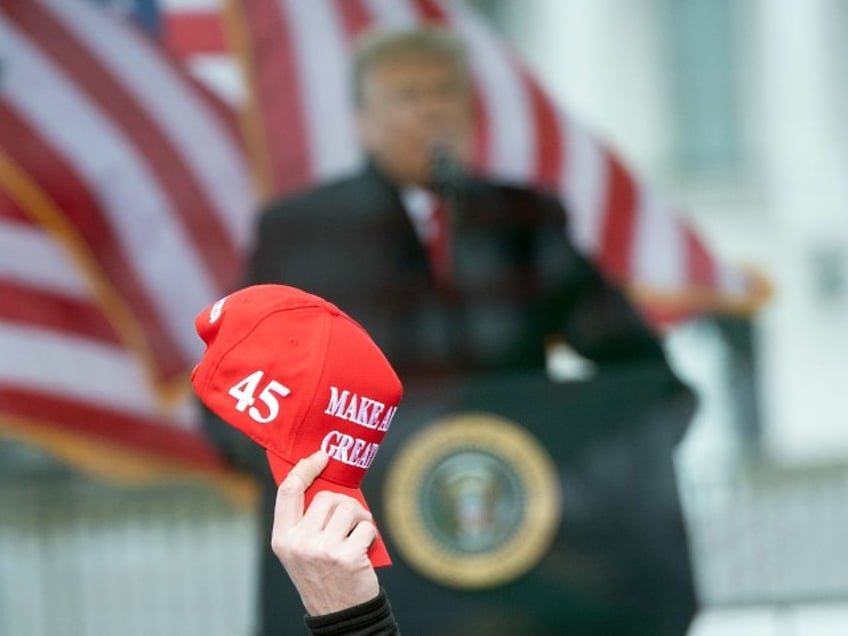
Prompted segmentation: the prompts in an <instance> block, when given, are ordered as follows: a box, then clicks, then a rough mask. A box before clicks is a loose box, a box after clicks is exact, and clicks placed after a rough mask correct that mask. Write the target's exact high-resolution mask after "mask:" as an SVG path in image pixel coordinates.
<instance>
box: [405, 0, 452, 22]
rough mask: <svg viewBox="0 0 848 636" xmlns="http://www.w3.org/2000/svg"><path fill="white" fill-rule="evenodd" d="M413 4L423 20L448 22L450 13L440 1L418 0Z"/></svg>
mask: <svg viewBox="0 0 848 636" xmlns="http://www.w3.org/2000/svg"><path fill="white" fill-rule="evenodd" d="M412 4H413V6H414V8H415V9H417V11H418V15H419V16H420V18H421V19H422V20H424V21H427V22H436V23H439V24H445V23H447V22H448V14H447V12H445V10H444V8H443V7H442V6H441V5H440V4H439V3H437V2H434V1H433V0H418V2H413V3H412Z"/></svg>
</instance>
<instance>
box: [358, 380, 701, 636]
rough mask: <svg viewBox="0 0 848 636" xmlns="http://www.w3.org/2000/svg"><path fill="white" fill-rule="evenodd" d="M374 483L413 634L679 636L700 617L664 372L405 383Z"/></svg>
mask: <svg viewBox="0 0 848 636" xmlns="http://www.w3.org/2000/svg"><path fill="white" fill-rule="evenodd" d="M404 389H405V390H404V398H403V401H402V403H401V407H400V408H399V410H398V413H397V415H396V416H395V419H394V421H393V423H392V427H391V429H390V430H389V432H388V434H387V435H386V437H385V439H384V441H383V445H382V447H381V449H380V452H379V454H378V456H377V459H376V460H375V463H374V464H373V465H372V467H371V469H370V471H369V473H368V475H367V476H366V478H365V480H364V482H363V491H364V493H365V496H366V499H367V500H368V502H369V504H370V506H371V509H372V511H373V512H374V514H375V517H376V518H377V522H378V525H379V527H380V531H381V534H382V536H383V539H384V541H385V542H386V544H387V547H388V549H389V553H390V555H391V556H392V559H393V562H394V564H393V566H392V567H389V568H384V569H381V570H380V571H379V577H380V581H381V584H382V585H383V587H384V588H385V589H386V590H387V592H388V595H389V598H390V601H391V603H392V607H393V609H394V612H395V616H396V617H397V619H398V621H399V623H400V626H401V630H402V632H403V633H404V634H407V635H409V634H411V635H415V634H440V635H450V634H486V635H487V636H498V635H501V634H503V635H506V634H510V635H512V634H532V635H537V634H538V635H546V634H551V635H553V634H557V635H559V634H570V635H575V634H616V635H630V634H633V635H636V634H639V635H643V634H644V635H645V636H647V635H651V636H662V635H664V634H668V635H680V634H684V633H685V631H686V626H687V625H688V624H689V621H690V620H691V618H692V617H693V615H694V613H695V594H694V586H693V579H692V572H691V570H690V562H689V551H688V547H687V543H686V536H685V530H684V524H683V517H682V513H681V507H680V505H679V500H678V492H677V489H676V482H675V476H674V469H673V462H672V451H673V449H674V447H675V445H676V444H677V442H678V441H679V440H680V438H681V437H682V435H683V433H684V431H685V429H686V426H687V424H688V422H689V420H690V419H691V416H692V413H693V409H694V401H693V398H692V396H691V393H690V392H689V391H688V390H687V389H686V388H685V387H683V386H682V385H680V384H679V383H678V382H677V381H676V380H674V378H672V377H671V376H670V374H669V372H668V369H667V368H665V367H663V368H655V367H647V366H644V365H630V366H620V367H616V368H614V369H612V370H604V371H602V372H600V373H599V374H597V375H596V376H595V377H593V378H592V379H590V380H587V381H580V382H554V381H551V380H550V379H548V378H547V377H546V375H545V374H544V373H542V372H538V373H537V372H532V373H511V374H497V375H491V376H473V377H463V378H452V379H450V380H447V379H446V380H431V381H426V382H425V381H408V380H407V381H406V382H405V383H404Z"/></svg>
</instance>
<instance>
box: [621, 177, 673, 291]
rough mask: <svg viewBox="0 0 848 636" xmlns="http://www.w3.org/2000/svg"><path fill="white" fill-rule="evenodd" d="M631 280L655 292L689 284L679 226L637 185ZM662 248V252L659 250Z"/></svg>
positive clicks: (666, 210) (660, 202)
mask: <svg viewBox="0 0 848 636" xmlns="http://www.w3.org/2000/svg"><path fill="white" fill-rule="evenodd" d="M636 187H637V190H636V196H637V197H638V200H637V203H636V206H637V207H636V210H637V213H636V219H635V223H636V227H635V228H634V230H633V239H632V245H633V251H632V259H633V262H632V263H631V264H630V271H631V272H632V274H631V278H634V279H635V280H637V281H639V283H640V284H644V285H650V286H651V287H652V288H654V289H660V290H669V289H680V287H681V286H682V285H684V284H685V282H686V254H685V245H684V242H683V235H682V233H681V232H680V225H679V224H678V223H676V222H675V219H674V217H672V215H671V211H670V210H669V209H668V208H667V207H666V206H665V205H664V204H663V202H662V201H661V200H660V199H659V198H657V197H656V196H655V195H654V194H653V193H652V192H650V191H649V190H648V189H647V188H644V187H639V186H638V184H637V186H636ZM658 245H661V246H662V249H657V246H658Z"/></svg>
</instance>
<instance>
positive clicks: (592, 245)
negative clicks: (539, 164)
mask: <svg viewBox="0 0 848 636" xmlns="http://www.w3.org/2000/svg"><path fill="white" fill-rule="evenodd" d="M560 122H561V124H560V128H561V130H562V131H563V139H564V143H565V144H566V145H565V146H564V154H565V164H564V171H565V173H564V174H563V177H562V180H561V183H562V189H561V194H562V196H563V199H564V200H565V202H566V203H567V206H568V212H569V233H570V236H571V239H572V240H573V241H574V243H575V245H576V246H577V247H578V249H580V250H581V251H582V252H583V253H584V254H595V253H597V251H598V250H599V249H600V245H601V228H602V224H603V208H602V207H601V206H602V205H603V201H604V198H605V194H606V180H607V166H606V162H605V161H604V156H603V153H602V152H601V150H600V148H599V147H598V145H597V144H596V143H594V141H593V140H592V138H591V137H590V136H589V134H588V133H587V132H586V131H585V130H584V129H583V128H582V127H581V126H578V125H576V124H575V123H574V121H573V120H572V119H571V118H570V117H568V116H566V115H563V114H560Z"/></svg>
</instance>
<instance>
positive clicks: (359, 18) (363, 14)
mask: <svg viewBox="0 0 848 636" xmlns="http://www.w3.org/2000/svg"><path fill="white" fill-rule="evenodd" d="M334 8H335V9H336V10H337V13H338V16H339V18H340V19H341V22H342V27H343V28H344V31H345V34H346V35H347V36H348V39H350V40H352V39H354V38H355V37H356V36H357V35H359V34H360V33H361V32H362V31H364V30H365V29H367V28H368V27H369V26H370V25H371V23H372V21H373V19H374V17H373V16H372V15H371V12H370V11H369V10H368V7H366V6H365V3H364V2H362V0H345V2H336V4H335V5H334Z"/></svg>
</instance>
